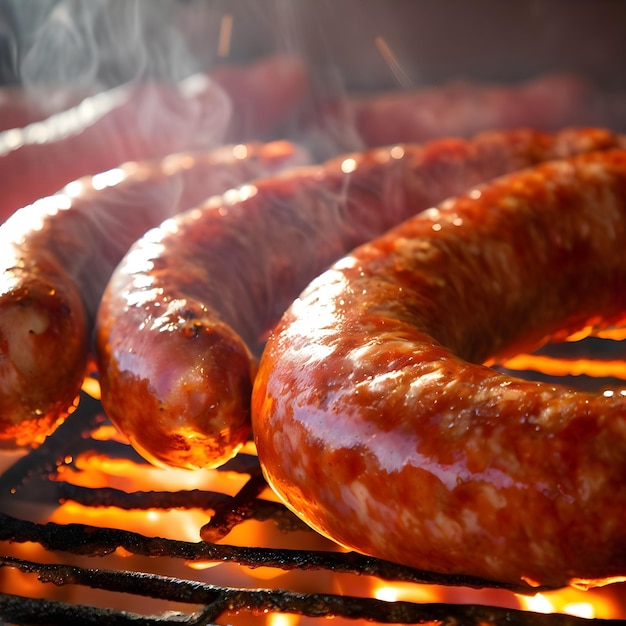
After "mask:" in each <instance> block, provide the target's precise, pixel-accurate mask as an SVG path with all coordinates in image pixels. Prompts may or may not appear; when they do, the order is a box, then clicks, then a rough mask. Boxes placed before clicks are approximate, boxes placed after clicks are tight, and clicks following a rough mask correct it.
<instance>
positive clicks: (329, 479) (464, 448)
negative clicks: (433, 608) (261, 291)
mask: <svg viewBox="0 0 626 626" xmlns="http://www.w3.org/2000/svg"><path fill="white" fill-rule="evenodd" d="M625 322H626V151H623V150H616V151H608V152H606V153H595V154H589V155H582V156H578V157H576V158H573V159H571V160H563V161H555V162H550V163H546V164H542V165H539V166H537V167H536V168H534V169H529V170H526V171H522V172H519V173H515V174H512V175H509V176H507V177H503V178H501V179H498V180H496V181H495V182H493V183H492V184H488V185H483V186H480V187H476V188H475V189H474V190H472V191H469V193H468V194H467V195H463V196H461V197H459V198H457V199H453V200H450V201H448V202H444V203H443V204H441V205H440V206H439V208H437V209H431V210H429V211H426V212H424V213H422V214H421V215H419V216H416V217H415V218H413V219H411V220H409V221H407V222H406V223H405V224H403V225H401V226H399V227H398V228H396V229H394V230H392V231H390V232H389V233H387V234H385V235H384V236H382V237H381V238H379V239H377V240H375V241H373V242H371V243H369V244H365V245H363V246H362V247H359V248H358V249H356V250H355V251H353V252H352V253H351V254H350V255H348V256H346V257H344V258H343V259H342V260H340V261H338V262H337V263H336V264H335V265H334V267H333V268H331V269H330V270H329V271H327V272H326V273H325V274H323V275H322V276H321V277H319V278H318V279H316V280H315V281H314V282H313V283H312V284H311V285H310V286H309V287H308V288H307V289H306V290H305V291H304V292H303V294H302V295H301V296H300V298H299V299H297V300H296V301H295V302H294V304H293V306H292V307H291V308H290V309H289V310H288V312H287V313H286V314H285V316H284V317H283V319H282V321H281V323H280V324H279V326H278V327H277V329H276V331H275V333H273V334H272V336H271V337H270V339H269V340H268V343H267V346H266V350H265V352H264V354H263V357H262V359H261V363H260V368H259V372H258V376H257V378H256V385H255V389H254V393H253V428H254V433H255V440H256V444H257V447H258V453H259V458H260V460H261V463H262V465H263V468H264V471H265V474H266V477H267V479H268V480H269V482H270V484H271V485H272V487H273V488H274V490H275V491H276V492H277V494H279V496H280V497H281V498H282V499H283V500H284V501H285V502H286V503H287V505H288V506H289V507H290V508H291V509H292V510H293V511H295V512H296V513H297V514H298V515H299V516H300V517H302V518H303V519H304V520H306V522H307V523H309V524H310V525H312V526H313V527H315V528H316V529H318V530H319V531H320V532H322V533H323V534H325V535H327V536H330V537H332V538H333V539H334V540H335V541H337V542H339V543H340V544H343V545H345V546H347V547H349V548H352V549H355V550H358V551H360V552H363V553H367V554H370V555H375V556H377V557H380V558H383V559H388V560H391V561H395V562H398V563H403V564H406V565H409V566H412V567H416V568H421V569H428V570H433V571H440V572H445V573H455V574H469V575H473V576H479V577H482V578H484V579H491V580H494V581H507V582H512V583H521V582H522V581H527V582H529V583H530V584H532V585H535V584H545V585H551V586H560V585H565V584H567V583H570V582H573V581H578V582H580V581H584V582H585V583H586V584H589V583H592V582H593V581H596V580H597V579H604V578H611V577H620V576H624V575H626V526H625V525H624V523H623V522H624V518H625V516H626V483H624V476H626V399H625V398H624V396H623V395H622V394H620V393H610V392H606V393H604V394H600V395H592V394H590V393H583V392H578V391H574V390H572V389H569V388H565V387H559V386H555V385H552V384H547V383H536V382H528V381H523V380H520V379H518V378H514V377H510V376H508V375H505V374H503V373H499V372H498V371H496V370H494V369H492V368H490V367H486V366H485V365H483V364H484V363H485V362H486V361H487V360H496V361H497V360H498V359H500V358H503V357H505V356H506V355H507V354H510V353H515V352H516V351H517V350H519V349H520V348H521V349H531V350H532V349H533V348H534V347H536V346H538V345H541V344H542V343H544V342H545V341H546V340H548V339H549V338H556V339H563V338H564V337H567V336H568V335H570V334H572V333H574V332H575V331H577V330H580V329H581V328H586V327H588V329H590V328H592V327H596V326H605V325H608V326H611V325H619V324H624V323H625Z"/></svg>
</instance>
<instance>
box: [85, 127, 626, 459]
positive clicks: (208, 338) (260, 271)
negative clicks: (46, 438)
mask: <svg viewBox="0 0 626 626" xmlns="http://www.w3.org/2000/svg"><path fill="white" fill-rule="evenodd" d="M621 142H623V138H622V137H620V136H617V135H613V134H611V133H609V132H607V131H603V130H599V129H595V130H594V129H588V130H569V131H563V132H561V133H558V134H555V135H549V134H543V133H538V132H534V131H526V130H523V131H511V132H501V133H498V132H493V133H485V134H482V135H480V136H478V137H476V138H475V139H473V140H471V141H465V140H460V139H448V140H440V141H436V142H432V143H431V144H427V145H397V146H394V147H391V148H384V149H377V150H372V151H370V152H365V153H359V154H351V155H347V156H344V157H341V158H339V159H335V160H333V161H330V162H328V163H327V164H325V165H324V166H323V167H318V166H315V167H308V168H302V169H295V170H292V171H289V172H283V173H281V174H280V175H278V176H276V177H274V178H272V179H267V180H258V181H256V182H255V183H254V185H251V186H246V187H243V188H242V189H240V190H239V192H237V193H236V192H232V193H231V194H230V196H231V197H230V198H229V199H228V200H227V201H226V200H225V201H220V202H217V203H210V204H208V205H206V206H205V207H203V208H200V209H197V210H194V211H192V212H191V213H187V214H185V215H181V216H178V217H177V218H175V219H172V220H168V221H167V222H166V223H164V224H163V225H162V226H161V227H160V228H158V229H155V230H153V231H151V232H150V233H148V234H147V235H146V236H145V237H144V238H143V239H142V240H140V241H139V242H137V244H136V245H135V246H134V247H133V248H132V249H131V251H130V253H129V254H128V255H127V256H126V258H125V259H124V260H123V261H122V263H121V264H120V266H119V267H118V268H117V270H116V272H115V273H114V275H113V277H112V280H111V282H110V283H109V285H108V287H107V290H106V291H105V294H104V296H103V300H102V304H101V306H100V309H99V312H98V320H97V328H96V331H97V332H96V344H97V352H98V367H99V373H100V382H101V386H102V402H103V405H104V408H105V410H106V412H107V414H108V415H109V417H110V418H111V419H112V420H113V421H114V422H115V423H116V424H117V425H118V427H119V428H120V429H121V430H122V431H123V432H124V433H125V434H126V436H127V437H128V439H129V440H130V442H131V443H132V444H133V446H135V448H136V449H137V450H139V451H140V452H141V453H142V454H143V455H144V456H145V457H146V458H148V459H150V460H151V461H152V462H154V463H160V464H169V465H174V466H181V467H189V468H197V467H209V466H214V465H219V464H220V463H223V462H224V461H226V460H227V459H228V458H230V457H232V456H233V455H234V454H235V453H236V451H237V450H238V448H239V447H240V446H241V445H242V443H243V442H244V441H245V439H246V437H247V436H248V434H249V431H250V425H249V411H250V404H249V402H250V393H251V386H252V380H253V377H254V374H255V371H256V360H255V358H254V356H253V354H252V352H254V351H257V350H258V348H259V344H260V343H261V342H262V339H263V336H264V335H265V333H266V332H267V331H268V329H270V328H271V327H272V326H273V325H274V324H275V323H276V322H277V321H278V319H279V318H280V316H281V315H282V313H283V312H284V310H285V309H286V308H287V306H288V305H289V304H290V303H291V301H292V300H293V298H295V297H296V296H297V295H298V293H299V292H300V291H301V290H302V289H303V288H304V286H305V285H306V284H307V283H308V282H309V281H310V280H311V279H312V278H313V277H314V276H316V275H317V274H319V273H320V272H321V271H323V270H325V269H326V268H327V267H328V266H329V265H330V263H332V262H333V261H334V260H335V259H337V258H340V257H341V256H342V255H343V254H345V253H346V252H348V251H349V250H351V249H352V248H353V247H355V246H356V245H359V244H360V243H363V242H364V241H367V240H369V239H371V238H373V237H374V236H377V235H379V234H381V233H382V232H384V231H385V230H387V229H388V228H390V227H391V226H394V225H396V224H398V223H399V222H401V221H403V220H404V219H406V218H407V217H409V216H410V215H413V214H414V213H416V212H418V211H420V210H423V209H425V208H427V207H429V206H432V205H433V203H435V202H439V201H441V200H443V199H444V198H446V197H448V196H450V195H453V194H458V193H461V192H462V191H464V190H465V189H467V188H468V187H470V186H472V185H474V184H477V183H479V182H481V181H483V180H486V179H489V178H492V177H494V176H496V175H499V174H502V173H504V172H508V171H512V170H516V169H518V168H520V167H523V166H524V165H529V164H533V163H537V162H539V161H543V160H545V159H549V158H554V157H556V156H561V155H565V154H572V153H577V152H580V151H581V150H582V151H585V150H590V149H604V148H608V147H612V146H615V145H617V144H620V143H621Z"/></svg>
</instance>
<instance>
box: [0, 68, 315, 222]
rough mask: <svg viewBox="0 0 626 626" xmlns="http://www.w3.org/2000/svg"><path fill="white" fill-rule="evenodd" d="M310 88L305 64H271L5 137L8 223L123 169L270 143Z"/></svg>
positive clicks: (105, 96)
mask: <svg viewBox="0 0 626 626" xmlns="http://www.w3.org/2000/svg"><path fill="white" fill-rule="evenodd" d="M268 75H271V76H272V80H271V81H268V80H267V77H268ZM269 85H271V87H270V86H269ZM305 85H306V76H305V73H304V70H303V67H302V65H301V64H300V63H298V62H297V61H295V60H293V59H290V58H287V57H281V56H277V57H270V58H267V59H262V60H261V61H257V62H255V63H252V64H250V65H246V66H242V67H239V66H224V67H221V68H219V69H216V70H215V71H214V73H213V74H209V75H205V74H197V75H193V76H190V77H188V78H186V79H184V80H182V81H181V82H180V83H178V84H175V85H170V84H166V83H156V82H140V81H138V82H135V83H131V84H128V85H122V86H120V87H115V88H113V89H110V90H108V91H105V92H103V93H99V94H96V95H94V96H91V97H88V98H86V99H85V100H84V101H82V102H81V103H80V104H78V105H76V106H75V107H72V108H71V109H68V110H66V111H63V112H62V113H59V114H57V115H53V116H51V117H50V118H47V119H45V120H43V121H39V122H35V123H33V124H29V125H28V126H26V127H24V128H14V129H11V130H7V131H5V132H2V133H0V180H2V182H3V189H2V198H1V199H0V219H6V218H7V217H8V216H9V215H10V214H11V213H12V212H13V211H16V210H17V209H18V208H20V207H23V206H25V205H27V204H29V203H31V202H34V201H35V200H37V199H39V198H42V197H45V196H48V195H50V194H53V193H56V192H57V191H59V189H61V187H63V186H64V185H65V184H67V183H69V182H70V181H73V180H76V179H78V178H80V177H82V176H87V175H92V174H95V173H97V172H102V171H105V170H108V169H110V168H113V167H117V166H118V165H119V164H120V163H125V162H128V161H139V160H147V159H159V158H163V157H165V156H167V155H168V154H172V153H175V152H182V151H190V150H208V149H212V148H215V147H216V146H218V145H221V144H224V143H237V142H242V141H252V140H258V139H259V138H265V137H266V136H267V135H268V133H269V132H270V131H271V130H272V129H273V128H275V127H276V126H277V125H279V124H280V123H282V122H283V119H284V117H285V116H286V114H287V113H288V112H289V110H290V109H291V108H295V106H296V104H297V103H298V101H299V99H300V98H301V96H302V94H303V92H304V89H305Z"/></svg>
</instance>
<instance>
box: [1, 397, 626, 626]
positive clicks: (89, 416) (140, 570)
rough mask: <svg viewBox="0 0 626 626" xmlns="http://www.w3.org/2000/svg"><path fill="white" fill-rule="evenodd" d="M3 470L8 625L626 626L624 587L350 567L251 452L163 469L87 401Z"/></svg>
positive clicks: (367, 562) (372, 564)
mask: <svg viewBox="0 0 626 626" xmlns="http://www.w3.org/2000/svg"><path fill="white" fill-rule="evenodd" d="M5 465H6V468H5V470H4V473H3V475H2V476H1V477H0V540H1V541H2V542H3V543H2V545H3V548H2V554H3V556H0V565H2V568H0V585H1V591H2V593H1V594H0V619H2V620H3V623H10V624H64V625H68V624H107V625H109V624H111V625H116V624H146V625H147V624H166V623H174V624H180V623H184V624H193V625H196V624H198V625H199V624H233V625H237V624H249V623H255V624H256V623H259V624H267V625H269V626H304V625H308V624H317V623H319V622H320V621H321V620H322V618H328V617H334V619H335V621H334V623H336V624H342V623H346V624H348V623H349V624H358V623H381V624H383V623H404V624H413V623H429V624H430V623H432V624H467V625H470V626H471V625H476V626H479V625H480V626H482V625H485V624H489V625H493V626H499V625H504V624H507V625H511V624H539V625H540V626H541V625H543V624H545V625H547V626H551V625H558V626H569V625H572V626H573V625H578V624H586V623H588V619H586V618H589V617H595V618H596V619H595V622H597V623H599V624H609V623H619V621H620V619H618V618H624V617H625V616H626V612H625V607H624V606H623V605H624V602H623V600H621V602H620V598H621V595H623V591H624V589H623V585H619V584H618V585H612V586H608V587H606V588H603V589H598V590H594V591H591V592H583V591H578V590H565V591H556V592H555V591H549V590H542V589H539V590H534V592H536V593H533V594H530V595H528V594H526V593H524V592H527V591H529V590H528V589H526V590H524V589H521V588H520V589H515V588H511V587H506V586H500V587H495V586H493V584H491V583H487V582H485V581H481V580H477V579H472V578H469V577H462V576H444V575H438V574H434V573H429V572H421V571H415V570H411V569H409V568H406V567H402V566H399V565H395V564H392V563H387V562H384V561H380V560H377V559H373V558H369V557H365V556H361V555H358V554H355V553H347V552H345V551H343V550H341V549H340V548H338V547H337V546H335V545H334V544H332V543H331V542H329V541H327V540H326V539H324V538H322V537H320V536H318V535H317V534H316V533H314V532H313V531H311V530H310V529H308V528H307V527H306V526H305V525H304V524H303V523H302V522H300V521H299V520H298V519H297V518H296V517H295V516H294V515H293V514H292V513H291V512H289V511H288V510H287V509H285V508H284V507H283V506H282V504H280V503H279V502H277V501H276V500H275V498H274V497H273V494H272V493H271V491H270V490H269V489H268V488H267V485H266V484H265V482H264V480H263V477H262V475H261V471H260V467H259V464H258V459H257V457H256V455H255V454H254V448H253V446H252V444H250V445H248V446H247V447H246V448H244V451H243V452H242V453H240V454H239V455H238V456H237V457H236V458H235V459H233V460H232V461H231V462H229V463H228V464H227V465H225V466H224V467H222V468H220V469H219V470H207V471H206V472H191V473H190V472H186V471H182V470H180V471H179V470H172V469H169V470H163V469H158V468H153V467H152V466H150V465H148V464H147V463H145V462H144V461H143V460H142V459H141V458H140V457H138V456H137V455H136V454H135V453H134V452H133V451H132V449H131V448H130V446H128V445H127V444H126V443H125V441H124V440H122V439H120V436H119V435H118V434H117V433H116V432H115V430H114V429H113V428H112V427H111V426H110V425H109V423H108V421H107V420H106V418H105V417H104V416H103V414H102V412H101V409H100V405H99V403H98V402H97V401H96V400H94V399H93V398H91V397H89V396H87V395H84V397H83V398H82V401H81V403H80V405H79V409H78V410H77V411H76V412H75V413H74V414H73V415H72V416H71V417H70V418H69V419H68V420H67V422H66V423H65V424H64V425H63V426H61V427H60V428H59V429H58V430H57V432H56V433H55V434H54V435H52V436H51V437H49V438H48V439H47V440H46V441H45V443H44V444H43V445H42V446H41V447H40V448H38V449H36V450H33V451H31V452H30V453H28V454H25V455H23V456H21V457H20V458H19V459H17V460H14V459H11V458H10V455H7V456H6V457H5ZM553 597H554V599H552V598H553ZM620 605H621V606H620ZM608 618H611V619H608ZM612 618H615V619H612Z"/></svg>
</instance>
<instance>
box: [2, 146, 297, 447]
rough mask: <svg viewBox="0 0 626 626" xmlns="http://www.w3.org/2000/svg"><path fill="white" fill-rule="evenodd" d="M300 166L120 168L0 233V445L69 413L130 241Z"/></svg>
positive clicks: (241, 162) (282, 153) (203, 160)
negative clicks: (102, 306)
mask: <svg viewBox="0 0 626 626" xmlns="http://www.w3.org/2000/svg"><path fill="white" fill-rule="evenodd" d="M307 161H308V156H307V155H306V153H305V152H304V151H302V150H301V149H300V148H298V147H296V146H294V145H293V144H291V143H287V142H273V143H269V144H249V145H237V146H229V147H223V148H219V149H216V150H212V151H208V152H202V153H185V154H177V155H172V156H170V157H167V158H166V159H163V160H161V161H153V162H139V163H127V164H125V165H122V166H120V167H119V168H116V169H114V170H110V171H108V172H103V173H101V174H98V175H95V176H93V177H86V178H84V179H80V180H78V181H75V182H73V183H70V184H69V185H68V186H67V187H66V188H65V189H64V190H63V192H61V193H59V194H56V195H54V196H50V197H48V198H44V199H42V200H39V201H38V202H36V203H34V204H33V205H30V206H28V207H25V208H23V209H21V210H20V211H18V212H17V213H16V214H15V215H14V216H12V217H11V218H10V219H9V220H8V221H7V222H5V223H4V224H3V225H2V226H0V263H1V264H2V265H1V267H2V270H3V274H2V279H1V281H0V444H1V445H3V446H7V447H8V446H10V447H13V446H15V445H23V444H27V443H38V442H40V441H41V440H42V439H43V437H45V436H46V435H47V434H49V432H50V431H51V430H52V429H53V428H54V426H55V425H56V424H58V423H59V422H60V421H62V420H63V419H64V418H65V417H66V416H67V411H68V410H71V409H72V408H73V406H74V404H75V401H76V396H77V394H78V391H79V389H80V386H81V383H82V381H83V378H84V376H85V369H86V366H87V357H88V349H89V339H90V333H91V328H92V326H93V320H94V317H95V313H96V309H97V307H98V304H99V302H100V297H101V295H102V292H103V290H104V287H105V285H106V283H107V281H108V279H109V277H110V275H111V272H112V271H113V268H114V267H115V266H116V265H117V263H118V262H119V261H120V259H121V258H122V257H123V255H124V254H125V252H126V251H127V250H128V248H129V247H130V246H131V244H132V243H133V242H134V241H135V240H136V239H137V238H138V237H140V236H141V235H143V234H144V233H145V232H146V230H148V229H149V228H151V227H153V226H155V225H157V224H159V223H160V222H161V221H162V220H163V219H165V218H167V217H168V216H171V215H173V214H175V213H177V212H179V211H181V210H183V209H188V208H191V207H193V206H194V205H196V204H197V203H199V202H201V201H203V200H205V199H206V198H207V197H209V196H212V195H214V194H218V193H222V192H224V191H225V190H227V189H229V188H230V187H232V186H236V185H239V184H241V183H243V182H244V181H247V180H251V179H254V178H256V177H258V176H261V175H267V174H269V173H272V172H275V171H277V170H280V169H282V168H284V167H287V166H290V165H296V164H302V163H305V162H307Z"/></svg>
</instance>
